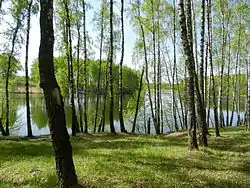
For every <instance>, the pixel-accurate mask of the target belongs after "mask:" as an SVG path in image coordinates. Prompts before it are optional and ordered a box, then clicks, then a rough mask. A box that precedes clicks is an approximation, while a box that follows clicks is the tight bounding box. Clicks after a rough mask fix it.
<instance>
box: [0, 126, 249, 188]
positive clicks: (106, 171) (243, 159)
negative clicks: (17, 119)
mask: <svg viewBox="0 0 250 188" xmlns="http://www.w3.org/2000/svg"><path fill="white" fill-rule="evenodd" d="M211 133H212V135H213V130H211ZM221 135H222V137H220V138H215V137H214V136H210V137H209V147H208V148H200V150H199V151H192V152H189V151H188V150H187V136H186V134H185V133H181V134H175V135H168V136H167V135H161V136H154V135H130V134H129V135H115V136H114V135H113V136H112V135H108V134H101V135H78V136H77V137H76V138H73V139H72V144H73V151H74V161H75V166H76V171H77V175H78V179H79V181H80V183H81V184H82V185H83V186H84V187H116V188H117V187H143V188H144V187H237V188H238V187H245V188H247V187H250V133H249V132H246V131H245V130H244V128H243V127H237V128H224V129H221ZM17 140H18V141H17ZM0 187H10V188H12V187H32V188H35V187H44V188H46V187H48V188H50V187H57V178H56V172H55V165H54V157H53V152H52V147H51V142H50V140H40V141H36V140H32V141H30V140H27V139H20V138H19V137H11V138H10V139H9V140H5V138H3V137H1V138H0Z"/></svg>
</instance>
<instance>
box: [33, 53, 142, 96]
mask: <svg viewBox="0 0 250 188" xmlns="http://www.w3.org/2000/svg"><path fill="white" fill-rule="evenodd" d="M83 62H84V60H83V59H80V89H81V90H82V88H83V71H84V70H83ZM106 63H107V62H106V61H103V62H102V69H101V83H100V86H101V89H100V90H101V91H104V88H105V84H106V81H105V75H106ZM73 65H74V68H73V69H74V77H75V81H76V75H77V67H76V59H74V60H73ZM54 67H55V74H56V78H57V81H58V83H59V85H60V87H61V90H62V93H63V95H67V94H68V88H69V85H68V78H67V74H68V70H67V59H66V58H64V57H57V58H54ZM87 67H88V68H87V71H88V72H87V75H89V78H88V80H89V82H88V88H87V90H88V91H89V92H92V93H95V92H96V91H97V82H98V71H99V70H98V69H99V60H90V59H88V60H87ZM113 76H114V92H115V93H118V88H119V87H118V86H119V85H118V84H119V83H118V77H119V66H118V65H115V64H114V65H113ZM139 79H140V75H139V72H137V71H135V70H132V69H131V68H128V67H126V66H123V87H124V89H123V90H124V92H125V93H133V92H135V90H137V89H138V88H139ZM31 81H32V82H33V83H36V84H37V85H38V84H39V70H38V61H37V60H36V61H34V62H33V64H32V65H31Z"/></svg>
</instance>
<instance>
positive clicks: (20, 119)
mask: <svg viewBox="0 0 250 188" xmlns="http://www.w3.org/2000/svg"><path fill="white" fill-rule="evenodd" d="M114 99H115V100H114V120H115V122H114V125H115V129H116V131H117V132H119V131H120V125H119V114H118V96H115V98H114ZM162 99H163V114H164V116H163V132H169V131H173V130H174V127H173V123H172V122H173V120H172V110H171V107H172V104H171V92H169V91H165V92H164V93H163V94H162ZM10 101H11V107H10V125H12V127H11V129H10V133H11V135H18V136H26V135H27V128H26V106H25V95H24V94H15V95H12V96H11V100H10ZM107 101H108V100H107ZM123 102H124V105H123V106H124V119H125V122H124V123H125V126H126V129H127V130H128V131H131V129H132V124H133V120H134V113H135V107H136V94H134V95H131V96H128V95H127V96H124V99H123ZM75 103H76V104H77V100H75ZM95 103H96V96H88V122H89V131H90V132H92V131H93V122H94V116H95V110H96V105H95ZM224 104H225V101H224ZM30 107H31V120H32V121H31V122H32V131H33V135H35V136H38V135H45V134H49V127H48V120H47V116H46V107H45V103H44V99H43V95H40V94H32V95H31V96H30ZM76 107H77V106H76ZM103 107H104V100H103V97H101V99H100V105H99V111H98V117H99V118H98V122H97V125H99V123H100V119H101V118H100V117H101V114H102V109H103ZM223 108H224V109H225V105H224V106H223ZM243 108H244V100H243V104H242V109H241V112H240V117H241V118H243V115H244V114H243ZM76 110H77V114H79V113H78V108H77V109H76ZM65 113H66V123H67V127H68V131H69V132H71V129H70V127H71V108H70V104H69V102H68V100H66V99H65ZM213 113H214V112H213V109H211V111H210V126H212V125H213V124H214V121H213V117H214V114H213ZM223 114H224V117H225V118H226V110H223ZM237 115H238V114H237V113H236V112H235V113H234V118H233V126H235V125H236V124H237ZM105 116H106V118H105V124H106V126H105V131H107V132H108V131H109V104H106V111H105ZM230 116H231V107H230V111H229V117H230ZM149 117H151V111H150V103H149V100H148V96H147V95H144V97H141V101H140V110H139V113H138V118H137V126H136V132H137V133H145V132H146V129H147V128H146V123H147V121H148V118H149ZM178 122H179V120H178ZM150 125H151V127H150V132H151V133H152V134H155V130H154V127H153V122H152V118H151V123H150Z"/></svg>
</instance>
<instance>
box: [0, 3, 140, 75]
mask: <svg viewBox="0 0 250 188" xmlns="http://www.w3.org/2000/svg"><path fill="white" fill-rule="evenodd" d="M128 2H129V0H125V8H126V7H127V6H128ZM87 3H90V4H91V6H92V9H90V10H88V12H87V15H86V23H87V30H88V33H89V35H90V36H91V37H92V40H93V41H94V42H95V43H96V46H99V44H98V41H96V36H97V35H98V34H99V33H98V31H95V29H94V25H93V16H94V12H95V11H97V10H99V9H100V0H92V1H90V0H88V1H87ZM6 7H7V4H3V7H2V8H3V9H4V8H6ZM119 9H120V1H119V3H116V4H115V5H114V10H115V11H117V13H119ZM4 19H5V20H6V21H8V22H9V21H10V18H9V17H7V16H5V17H4ZM3 23H4V22H2V24H1V25H0V31H1V32H3V31H5V30H6V29H7V26H6V25H4V24H3ZM25 23H26V21H25ZM124 25H125V44H124V45H125V52H124V64H125V65H127V66H129V67H134V66H133V64H132V53H133V46H134V43H135V40H136V35H135V33H134V32H133V29H132V27H131V24H130V20H129V18H128V16H127V13H125V15H124ZM54 29H55V27H54ZM3 42H4V41H3V40H2V39H0V43H3ZM24 44H25V43H24ZM39 45H40V25H39V14H38V15H37V16H33V17H32V20H31V31H30V45H29V67H30V65H31V63H32V62H33V60H34V59H36V58H37V57H38V50H39ZM94 52H95V54H96V55H95V58H96V59H97V58H98V56H99V49H94ZM19 53H20V61H21V63H22V65H24V60H25V46H24V45H23V46H22V48H21V49H19ZM57 55H58V53H57V52H55V56H57ZM119 60H120V53H119V52H118V53H117V62H115V63H118V62H119ZM20 74H24V72H20Z"/></svg>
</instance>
